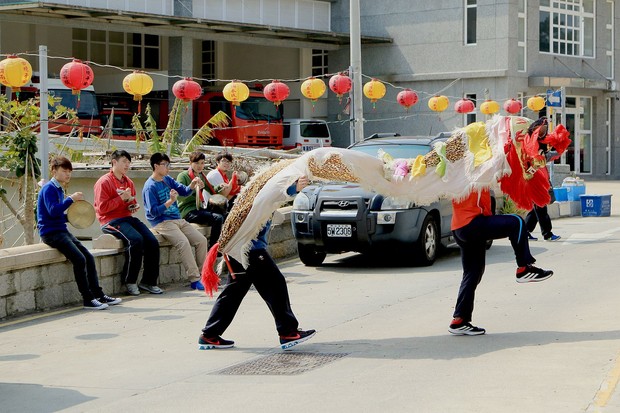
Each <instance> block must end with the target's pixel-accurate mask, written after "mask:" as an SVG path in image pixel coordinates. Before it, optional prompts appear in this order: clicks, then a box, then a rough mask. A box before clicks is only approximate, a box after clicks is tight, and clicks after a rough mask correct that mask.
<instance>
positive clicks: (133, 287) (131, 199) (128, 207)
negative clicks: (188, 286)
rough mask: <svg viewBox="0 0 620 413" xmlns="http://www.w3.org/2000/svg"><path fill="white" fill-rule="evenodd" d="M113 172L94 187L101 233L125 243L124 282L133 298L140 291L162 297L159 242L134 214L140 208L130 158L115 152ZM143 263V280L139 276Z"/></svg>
mask: <svg viewBox="0 0 620 413" xmlns="http://www.w3.org/2000/svg"><path fill="white" fill-rule="evenodd" d="M111 163H112V169H111V170H110V172H109V173H108V174H106V175H104V176H102V177H101V178H99V180H98V181H97V183H96V184H95V211H96V212H97V219H98V220H99V223H100V224H101V230H102V231H103V232H104V233H106V234H112V235H114V236H115V237H116V238H119V239H120V240H122V241H123V244H124V245H125V248H126V253H127V254H126V255H127V257H126V260H125V265H124V267H123V275H122V282H123V283H124V284H125V286H126V288H127V292H128V293H129V294H131V295H139V294H140V289H142V290H145V291H148V292H149V293H151V294H161V293H162V292H163V290H162V289H161V288H159V287H158V286H157V279H158V278H159V242H158V241H157V238H155V236H154V235H153V233H152V232H151V230H150V229H149V228H148V227H147V226H146V225H145V224H144V223H143V222H142V221H140V220H139V219H138V218H136V217H134V216H133V214H134V213H135V212H136V211H137V210H138V209H139V208H140V207H139V204H138V202H137V201H136V188H135V186H134V184H133V181H132V180H131V179H129V177H128V176H127V172H128V171H129V168H130V166H131V155H129V153H128V152H127V151H124V150H116V151H114V152H112V156H111ZM142 261H144V272H143V274H142V280H141V282H140V284H138V273H139V272H140V267H141V266H142Z"/></svg>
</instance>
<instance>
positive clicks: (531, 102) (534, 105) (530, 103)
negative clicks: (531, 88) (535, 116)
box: [527, 96, 545, 112]
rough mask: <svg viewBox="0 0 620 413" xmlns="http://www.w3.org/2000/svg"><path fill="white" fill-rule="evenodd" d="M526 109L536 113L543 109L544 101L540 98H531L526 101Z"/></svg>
mask: <svg viewBox="0 0 620 413" xmlns="http://www.w3.org/2000/svg"><path fill="white" fill-rule="evenodd" d="M527 107H528V108H530V109H532V110H533V111H534V112H538V111H539V110H541V109H542V108H544V107H545V99H544V98H542V97H540V96H532V97H531V98H529V99H528V100H527Z"/></svg>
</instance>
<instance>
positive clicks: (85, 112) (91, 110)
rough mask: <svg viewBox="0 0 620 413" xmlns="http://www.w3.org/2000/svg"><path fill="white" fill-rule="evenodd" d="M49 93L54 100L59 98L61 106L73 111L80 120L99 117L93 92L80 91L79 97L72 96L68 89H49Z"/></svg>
mask: <svg viewBox="0 0 620 413" xmlns="http://www.w3.org/2000/svg"><path fill="white" fill-rule="evenodd" d="M49 92H50V95H53V96H54V97H55V98H60V104H61V105H62V106H64V107H66V108H69V109H73V110H75V111H76V112H77V116H78V118H80V119H89V118H92V117H98V116H99V110H98V109H97V98H96V97H95V92H93V91H90V90H82V91H81V92H80V94H79V95H74V94H73V93H72V92H71V90H70V89H50V91H49ZM78 98H79V99H78Z"/></svg>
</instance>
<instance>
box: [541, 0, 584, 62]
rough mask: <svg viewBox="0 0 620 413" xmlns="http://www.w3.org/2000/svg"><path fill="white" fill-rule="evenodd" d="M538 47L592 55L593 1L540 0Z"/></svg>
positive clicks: (558, 52) (549, 50) (556, 52)
mask: <svg viewBox="0 0 620 413" xmlns="http://www.w3.org/2000/svg"><path fill="white" fill-rule="evenodd" d="M539 17H540V21H539V25H540V30H539V32H540V33H539V45H538V46H539V50H540V51H541V52H543V53H552V54H557V55H564V56H583V57H594V0H541V1H540V11H539Z"/></svg>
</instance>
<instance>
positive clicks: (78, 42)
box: [73, 29, 161, 70]
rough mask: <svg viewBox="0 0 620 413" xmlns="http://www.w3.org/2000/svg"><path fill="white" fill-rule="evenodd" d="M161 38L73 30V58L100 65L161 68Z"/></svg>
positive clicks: (149, 35)
mask: <svg viewBox="0 0 620 413" xmlns="http://www.w3.org/2000/svg"><path fill="white" fill-rule="evenodd" d="M159 49H160V38H159V36H155V35H152V34H140V33H123V32H108V31H104V30H89V29H73V56H75V57H76V58H78V59H82V60H89V61H93V62H96V63H100V64H107V65H112V66H118V67H131V68H135V69H155V70H159V69H160V66H161V64H160V54H159Z"/></svg>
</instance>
